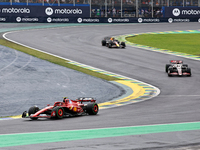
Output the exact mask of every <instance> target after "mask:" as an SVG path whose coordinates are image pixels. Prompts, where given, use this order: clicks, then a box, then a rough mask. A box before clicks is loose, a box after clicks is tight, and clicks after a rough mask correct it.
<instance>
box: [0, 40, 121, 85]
mask: <svg viewBox="0 0 200 150" xmlns="http://www.w3.org/2000/svg"><path fill="white" fill-rule="evenodd" d="M0 45H3V46H6V47H10V48H12V49H16V50H18V51H21V52H24V53H26V54H29V55H32V56H34V57H37V58H40V59H43V60H46V61H49V62H52V63H54V64H57V65H61V66H64V67H67V68H70V69H73V70H77V71H79V72H83V73H85V74H88V75H91V76H94V77H97V78H101V79H104V80H108V81H114V80H119V79H116V78H114V77H110V76H107V75H104V74H101V73H97V72H94V71H91V70H88V69H85V68H82V67H78V66H76V65H72V64H68V63H67V62H68V61H66V60H64V59H61V58H58V57H55V56H52V55H48V54H45V53H42V52H39V51H36V50H34V49H31V48H27V47H24V46H21V45H18V44H15V43H13V42H10V41H7V40H5V39H0Z"/></svg>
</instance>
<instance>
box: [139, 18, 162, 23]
mask: <svg viewBox="0 0 200 150" xmlns="http://www.w3.org/2000/svg"><path fill="white" fill-rule="evenodd" d="M159 22H160V19H158V18H138V23H159Z"/></svg>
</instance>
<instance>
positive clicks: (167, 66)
mask: <svg viewBox="0 0 200 150" xmlns="http://www.w3.org/2000/svg"><path fill="white" fill-rule="evenodd" d="M169 66H171V65H170V64H166V65H165V72H168V69H169Z"/></svg>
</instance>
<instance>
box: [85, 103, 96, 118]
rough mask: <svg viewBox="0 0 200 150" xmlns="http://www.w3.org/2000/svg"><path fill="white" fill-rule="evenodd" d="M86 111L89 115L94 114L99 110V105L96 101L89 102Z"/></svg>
mask: <svg viewBox="0 0 200 150" xmlns="http://www.w3.org/2000/svg"><path fill="white" fill-rule="evenodd" d="M86 111H87V113H88V114H89V115H96V114H97V113H98V111H99V106H98V104H97V103H89V104H87V109H86Z"/></svg>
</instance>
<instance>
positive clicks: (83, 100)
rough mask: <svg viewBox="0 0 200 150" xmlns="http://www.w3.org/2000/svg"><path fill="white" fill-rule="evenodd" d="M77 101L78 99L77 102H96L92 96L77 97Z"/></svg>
mask: <svg viewBox="0 0 200 150" xmlns="http://www.w3.org/2000/svg"><path fill="white" fill-rule="evenodd" d="M77 101H79V102H81V103H82V102H96V99H95V98H93V97H79V98H78V99H77Z"/></svg>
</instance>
